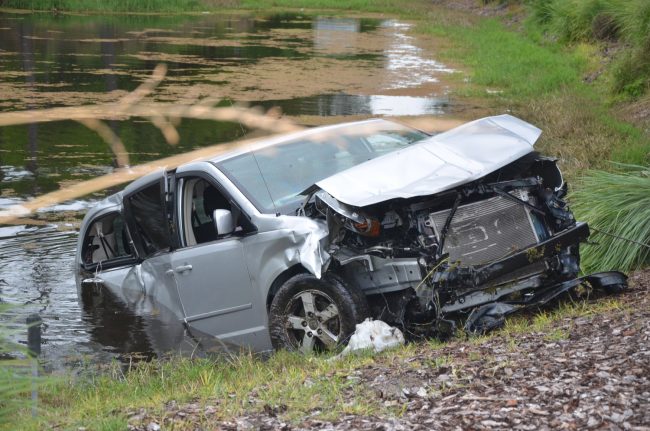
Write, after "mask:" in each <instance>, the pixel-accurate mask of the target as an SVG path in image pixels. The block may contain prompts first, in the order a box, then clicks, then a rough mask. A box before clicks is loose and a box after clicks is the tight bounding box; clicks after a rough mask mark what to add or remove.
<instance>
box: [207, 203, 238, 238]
mask: <svg viewBox="0 0 650 431" xmlns="http://www.w3.org/2000/svg"><path fill="white" fill-rule="evenodd" d="M212 219H213V220H214V229H215V230H216V232H217V235H218V236H221V235H228V234H231V233H233V232H234V231H235V221H234V220H233V218H232V212H230V211H228V210H223V209H217V210H214V213H212Z"/></svg>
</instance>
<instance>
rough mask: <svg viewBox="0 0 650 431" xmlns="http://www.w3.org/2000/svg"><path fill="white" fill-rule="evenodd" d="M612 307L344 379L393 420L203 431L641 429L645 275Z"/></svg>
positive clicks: (648, 402) (647, 301)
mask: <svg viewBox="0 0 650 431" xmlns="http://www.w3.org/2000/svg"><path fill="white" fill-rule="evenodd" d="M617 299H618V300H619V301H620V304H621V306H620V307H611V308H610V309H607V311H598V312H594V313H592V314H587V315H586V316H585V315H584V314H583V315H581V316H580V317H565V318H562V319H558V320H556V321H553V322H552V323H551V324H550V325H548V326H547V327H546V329H545V330H543V331H540V332H536V331H535V330H534V328H531V331H530V332H527V333H525V334H523V335H520V336H512V337H506V336H500V334H497V335H496V336H493V337H489V338H485V339H483V340H474V341H472V340H470V341H467V340H465V341H454V342H450V343H448V344H446V345H445V346H444V347H443V348H442V349H435V350H434V349H431V348H428V347H427V346H426V345H423V346H422V347H421V348H418V349H417V353H416V354H415V355H413V356H412V357H409V358H407V359H404V360H402V361H400V362H395V361H393V362H390V361H387V360H383V359H382V358H379V359H378V360H377V361H376V362H375V363H374V364H373V365H370V366H367V367H366V368H363V369H359V370H356V371H354V372H353V373H352V374H351V375H350V376H348V378H349V379H353V380H355V381H356V382H358V384H359V385H364V386H366V388H368V389H369V390H370V391H369V392H370V393H374V394H375V395H376V397H377V398H378V399H379V400H380V402H382V403H384V405H385V406H395V407H401V408H402V411H403V414H401V415H393V416H392V417H388V416H387V417H375V416H355V415H350V416H343V417H341V418H339V419H338V420H336V421H334V422H327V421H322V420H318V419H314V418H313V417H314V416H316V415H317V414H318V412H313V413H314V414H313V415H311V416H310V417H306V418H304V419H303V420H301V421H299V423H297V424H296V423H288V422H287V421H286V419H283V416H284V413H283V412H282V409H275V408H268V409H264V410H263V411H262V412H255V413H251V414H249V415H246V416H242V417H238V418H233V419H232V420H230V421H217V420H215V421H214V422H211V421H209V423H210V425H209V428H208V429H224V430H236V429H237V430H238V429H265V430H266V429H269V430H271V429H282V430H300V429H327V430H356V429H361V430H425V429H440V430H443V429H444V430H452V429H477V430H479V429H516V430H540V429H541V430H544V429H567V430H581V429H607V430H619V429H623V430H650V271H642V272H637V273H635V274H633V275H632V276H631V277H630V288H629V290H628V291H627V292H626V293H624V294H622V295H620V296H618V297H617ZM595 301H599V300H595ZM600 301H603V299H600ZM594 305H595V306H594V309H595V310H597V308H598V307H597V304H594ZM217 402H218V401H217ZM208 410H209V411H208ZM215 414H216V410H215V408H213V407H210V408H208V409H207V410H206V408H200V407H199V406H198V405H197V404H188V405H176V404H174V403H172V404H171V405H169V406H168V417H169V418H170V422H169V423H165V424H161V425H163V428H167V427H169V426H170V425H171V424H172V422H173V423H174V428H182V429H186V428H185V427H186V426H188V425H189V428H187V429H194V427H193V426H192V425H191V424H192V423H200V422H201V421H200V420H199V419H198V418H199V417H202V418H204V419H203V420H205V418H206V417H207V418H209V417H210V416H213V415H215ZM137 419H138V420H137V421H131V422H130V426H129V427H130V429H131V430H155V429H159V428H157V427H158V426H159V425H158V424H156V423H153V422H151V421H150V420H148V416H147V414H146V412H142V414H140V415H138V417H137ZM203 423H205V422H203ZM196 429H201V428H196Z"/></svg>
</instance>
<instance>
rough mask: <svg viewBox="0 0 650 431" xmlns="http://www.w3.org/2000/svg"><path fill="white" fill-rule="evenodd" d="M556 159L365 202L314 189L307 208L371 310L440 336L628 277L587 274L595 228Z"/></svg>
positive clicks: (336, 263)
mask: <svg viewBox="0 0 650 431" xmlns="http://www.w3.org/2000/svg"><path fill="white" fill-rule="evenodd" d="M566 189H567V186H566V183H565V182H564V180H563V179H562V175H561V173H560V171H559V169H558V168H557V166H556V161H555V160H554V159H550V158H547V157H542V156H540V155H539V154H537V153H534V152H529V153H528V154H526V155H524V156H522V157H520V158H518V159H517V160H515V161H513V162H511V163H508V164H505V166H502V167H500V168H498V169H496V170H494V171H492V172H490V173H488V174H487V175H485V176H483V177H481V178H479V179H476V180H473V181H469V182H467V183H465V184H462V185H460V186H456V187H453V188H449V189H447V190H444V191H442V192H440V193H437V194H434V195H429V196H417V197H411V198H394V199H390V200H386V201H380V202H377V203H373V204H370V205H367V206H363V207H357V206H353V205H349V204H345V203H343V202H341V201H339V200H337V199H335V198H334V197H333V196H332V195H330V194H329V193H328V192H327V191H325V190H323V189H313V190H312V191H311V192H312V194H311V196H310V199H309V200H308V204H306V205H305V206H304V208H303V210H302V211H303V212H304V214H305V215H307V216H309V217H312V218H323V219H325V220H326V221H327V225H328V228H329V250H328V253H329V254H330V255H331V257H332V262H331V264H330V267H329V271H332V272H335V273H336V274H337V275H339V276H340V277H343V278H344V279H345V280H347V281H348V283H354V284H355V285H356V286H358V287H360V289H361V290H362V291H363V292H364V293H365V294H366V297H367V298H368V302H369V304H370V306H371V314H372V315H373V317H374V318H376V319H381V320H384V321H387V322H389V323H391V324H395V325H399V326H401V327H403V328H406V329H407V332H408V333H411V334H413V333H431V332H432V331H433V332H436V333H438V335H443V336H444V334H445V333H450V332H453V330H454V328H455V322H457V321H463V322H465V329H466V330H467V331H468V332H473V333H476V332H485V331H487V330H490V329H493V328H495V327H498V326H499V325H501V324H502V323H503V321H504V316H506V315H507V314H510V313H512V312H514V311H517V310H521V309H523V308H526V307H530V306H541V305H543V304H546V303H548V302H549V301H551V300H552V299H554V298H556V297H558V296H559V295H561V294H563V293H565V292H567V291H569V290H572V289H574V288H575V287H577V286H578V285H581V284H582V283H583V281H585V280H587V281H590V283H591V285H593V286H596V287H605V286H606V285H624V284H625V276H624V275H623V274H620V273H616V272H614V273H608V277H609V278H608V277H599V276H591V277H585V278H580V277H578V274H579V271H580V254H579V243H580V242H582V241H585V240H586V239H587V238H588V237H589V228H588V226H587V224H586V223H581V222H576V220H575V219H574V216H573V214H572V213H571V211H570V209H569V207H568V205H567V204H566V202H565V200H564V197H565V195H566Z"/></svg>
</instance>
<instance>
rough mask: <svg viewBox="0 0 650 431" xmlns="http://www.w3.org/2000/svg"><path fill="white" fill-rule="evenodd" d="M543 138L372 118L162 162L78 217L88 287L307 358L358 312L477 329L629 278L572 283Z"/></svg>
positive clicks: (504, 125) (559, 181) (87, 297)
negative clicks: (165, 165)
mask: <svg viewBox="0 0 650 431" xmlns="http://www.w3.org/2000/svg"><path fill="white" fill-rule="evenodd" d="M540 134H541V131H540V130H539V129H537V128H536V127H534V126H532V125H530V124H528V123H526V122H524V121H522V120H519V119H517V118H515V117H512V116H509V115H501V116H495V117H488V118H483V119H479V120H476V121H473V122H470V123H467V124H464V125H462V126H460V127H457V128H455V129H453V130H450V131H448V132H445V133H441V134H438V135H435V136H431V135H428V134H426V133H423V132H421V131H418V130H415V129H412V128H410V127H406V126H403V125H401V124H398V123H394V122H390V121H386V120H368V121H360V122H355V123H347V124H340V125H334V126H326V127H319V128H314V129H309V130H306V131H300V132H296V133H292V134H288V135H282V136H276V137H271V138H268V139H267V140H264V141H262V142H258V143H256V144H252V145H251V146H249V147H248V148H245V149H244V150H240V151H236V152H233V153H230V154H226V155H220V156H218V157H214V158H207V159H205V160H198V161H194V162H191V163H187V164H185V165H182V166H180V167H178V168H176V169H170V170H161V171H159V172H155V173H153V174H150V175H147V176H145V177H143V178H141V179H138V180H136V181H134V182H133V183H131V184H130V185H129V186H127V187H126V188H125V189H124V190H123V191H122V192H120V193H117V194H115V195H112V196H110V197H108V198H106V199H105V200H104V201H102V202H101V203H99V204H98V205H97V206H96V207H95V208H93V209H92V210H90V211H89V212H88V214H87V215H86V217H85V219H84V221H83V223H82V227H81V232H80V237H79V244H78V250H77V256H76V268H77V271H76V273H77V285H78V291H79V294H80V298H82V300H84V301H86V302H88V301H91V300H92V298H91V297H92V295H95V294H97V292H98V291H101V292H103V293H105V294H110V295H113V296H115V297H116V298H117V299H118V300H119V301H120V302H121V303H123V304H125V305H126V306H127V307H129V308H131V309H133V310H135V312H137V313H142V314H149V315H156V316H164V318H165V319H166V320H167V321H170V322H177V323H178V324H179V325H178V327H181V328H183V329H182V330H183V332H184V333H185V335H187V334H188V333H189V334H202V335H203V336H207V337H208V338H213V339H214V340H218V341H219V343H222V344H224V345H227V346H233V345H234V346H243V347H247V348H251V349H253V350H255V351H265V350H270V349H272V348H286V349H293V350H300V351H303V352H305V353H307V352H312V351H324V350H330V349H334V348H337V347H338V346H339V345H341V344H344V343H345V342H346V340H347V339H348V337H349V336H350V335H351V334H352V333H353V331H354V329H355V325H356V324H357V323H359V322H361V321H362V320H364V319H365V318H367V317H371V318H374V319H381V320H384V321H386V322H388V323H390V324H392V325H396V326H400V327H401V328H402V329H404V330H405V331H406V333H407V334H409V335H414V336H417V335H427V336H428V335H434V336H445V335H449V334H450V333H453V331H454V330H455V328H456V325H458V324H463V325H464V328H465V330H467V331H469V332H485V331H487V330H490V329H492V328H495V327H497V326H499V325H500V324H502V323H503V319H504V317H505V316H506V315H508V314H510V313H512V312H515V311H517V310H521V309H524V308H528V307H531V306H539V305H542V304H546V303H548V302H549V301H551V300H553V299H555V298H557V297H558V296H560V295H562V294H567V293H571V292H575V291H576V289H574V288H575V287H577V286H579V285H582V286H587V287H590V288H603V289H604V290H606V291H609V292H612V291H619V290H621V289H623V288H624V287H625V285H626V278H625V276H624V275H623V274H620V273H618V272H608V273H600V274H593V275H590V276H585V277H578V274H579V243H580V242H581V241H584V240H586V239H587V237H588V236H589V228H588V226H587V224H586V223H581V222H577V221H576V220H575V219H574V217H573V214H572V213H571V211H570V209H569V207H568V205H567V203H566V202H565V200H564V197H565V195H566V191H567V185H566V183H565V181H564V179H563V177H562V174H561V173H560V171H559V169H558V168H557V165H556V160H555V159H552V158H549V157H545V156H541V155H539V154H538V153H537V152H535V151H534V144H535V142H536V141H537V139H538V137H539V136H540ZM581 291H582V289H581ZM158 335H159V336H160V335H162V338H165V336H166V335H165V333H164V332H163V333H162V334H158ZM174 337H176V335H174V334H173V333H172V332H171V331H170V332H169V334H168V338H170V339H171V338H174ZM170 344H173V343H171V342H170Z"/></svg>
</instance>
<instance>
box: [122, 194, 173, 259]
mask: <svg viewBox="0 0 650 431" xmlns="http://www.w3.org/2000/svg"><path fill="white" fill-rule="evenodd" d="M127 201H128V202H125V204H127V205H128V207H127V210H128V213H130V214H131V217H132V218H133V220H132V222H133V223H134V226H133V229H132V230H131V233H132V234H133V235H134V236H137V239H138V241H139V243H140V247H141V250H140V251H141V252H142V253H143V256H151V255H152V254H154V253H157V252H160V251H168V250H170V249H171V238H170V234H169V226H168V224H167V218H166V216H165V208H164V206H163V205H164V203H163V201H162V191H161V186H160V183H155V184H153V185H151V186H149V187H147V188H145V189H142V190H141V191H139V192H137V193H134V194H133V195H131V196H129V197H128V199H127ZM134 239H136V238H134Z"/></svg>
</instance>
